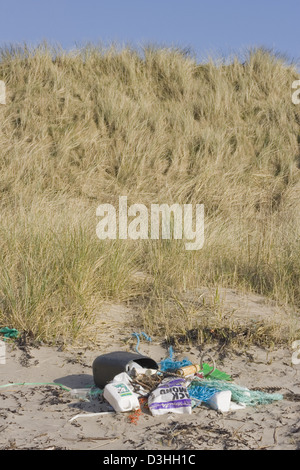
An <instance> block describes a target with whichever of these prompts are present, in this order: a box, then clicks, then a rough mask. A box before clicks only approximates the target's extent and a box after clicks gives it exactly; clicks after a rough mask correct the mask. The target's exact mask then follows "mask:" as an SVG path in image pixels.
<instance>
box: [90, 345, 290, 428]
mask: <svg viewBox="0 0 300 470" xmlns="http://www.w3.org/2000/svg"><path fill="white" fill-rule="evenodd" d="M203 357H204V356H203ZM208 357H210V358H211V356H208ZM147 360H148V361H150V363H151V365H152V366H153V364H154V367H147V365H146V366H145V363H146V364H147ZM211 360H212V363H213V364H212V365H209V364H208V363H203V361H202V358H201V359H200V364H192V363H191V362H190V361H189V360H188V359H183V360H181V361H176V360H174V358H173V350H172V348H170V349H169V357H168V358H166V359H165V360H163V361H161V362H160V363H159V364H156V363H155V361H153V360H151V359H150V358H147V357H145V356H142V355H140V354H132V353H125V352H124V353H122V352H117V353H111V354H108V355H103V356H99V357H98V358H97V359H96V360H95V361H94V379H95V383H97V382H98V383H99V376H101V378H102V380H103V377H106V381H107V383H106V385H104V387H103V397H104V399H105V400H106V401H107V402H108V403H109V404H110V405H111V407H112V408H113V410H114V411H115V412H117V413H123V412H129V411H130V412H133V413H135V414H134V415H131V416H132V420H131V422H136V420H137V416H139V415H140V414H141V403H143V406H145V404H147V409H148V410H150V412H151V414H152V416H158V415H163V414H166V413H178V414H191V413H192V412H193V410H194V409H195V408H197V407H200V406H206V407H209V408H211V409H213V410H216V411H220V412H228V411H232V410H237V409H243V408H245V407H247V406H255V405H262V404H270V403H272V402H274V401H276V400H281V399H282V398H283V396H282V395H281V394H278V393H265V392H262V391H258V390H249V389H248V388H246V387H242V386H240V385H237V384H235V383H234V382H233V381H232V378H231V376H230V375H228V374H227V373H225V372H223V371H220V370H218V369H217V368H216V367H215V362H214V360H213V358H211ZM118 361H119V367H120V370H119V373H117V374H116V375H114V377H112V378H111V380H108V377H109V370H108V368H109V369H110V372H111V371H112V370H115V371H116V370H118V367H117V366H118ZM126 361H127V363H126ZM151 361H152V362H151ZM143 363H144V364H143ZM137 413H138V414H137Z"/></svg>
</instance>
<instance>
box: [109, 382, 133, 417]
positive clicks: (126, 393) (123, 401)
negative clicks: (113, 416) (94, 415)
mask: <svg viewBox="0 0 300 470" xmlns="http://www.w3.org/2000/svg"><path fill="white" fill-rule="evenodd" d="M103 396H104V398H105V399H106V400H107V401H108V403H109V404H110V405H111V406H112V407H113V408H114V410H115V411H116V412H121V413H124V412H126V411H131V410H138V409H139V408H140V403H139V400H138V397H137V395H136V394H134V393H133V392H132V391H131V390H130V388H129V387H128V385H127V384H126V383H124V382H111V383H109V384H107V385H106V386H105V387H104V392H103Z"/></svg>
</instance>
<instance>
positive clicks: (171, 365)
mask: <svg viewBox="0 0 300 470" xmlns="http://www.w3.org/2000/svg"><path fill="white" fill-rule="evenodd" d="M191 364H192V362H191V361H189V360H188V359H183V360H182V361H174V360H173V348H172V346H170V347H169V357H168V358H167V359H163V360H162V361H161V362H160V370H162V371H168V370H170V371H171V370H176V369H180V368H181V367H184V366H190V365H191Z"/></svg>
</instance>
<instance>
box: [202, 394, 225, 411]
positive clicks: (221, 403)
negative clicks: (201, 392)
mask: <svg viewBox="0 0 300 470" xmlns="http://www.w3.org/2000/svg"><path fill="white" fill-rule="evenodd" d="M230 402H231V391H230V390H223V391H222V392H217V393H215V394H214V395H213V396H212V397H211V398H210V399H209V400H207V402H206V403H207V405H208V406H209V407H210V408H212V409H213V410H217V411H222V412H225V413H226V412H227V411H229V410H230Z"/></svg>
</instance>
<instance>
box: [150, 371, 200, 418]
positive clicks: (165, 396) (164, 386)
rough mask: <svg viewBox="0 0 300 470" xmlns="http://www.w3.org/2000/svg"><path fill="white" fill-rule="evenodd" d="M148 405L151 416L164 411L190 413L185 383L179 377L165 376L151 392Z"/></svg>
mask: <svg viewBox="0 0 300 470" xmlns="http://www.w3.org/2000/svg"><path fill="white" fill-rule="evenodd" d="M148 406H149V409H150V411H151V413H152V415H153V416H158V415H163V414H165V413H179V414H191V413H192V400H191V398H190V396H189V393H188V390H187V387H186V383H185V380H184V379H181V378H178V379H177V378H172V379H170V378H167V379H164V380H162V382H161V383H160V385H159V386H158V387H157V388H156V389H155V390H153V391H152V392H151V394H150V395H149V398H148Z"/></svg>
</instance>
